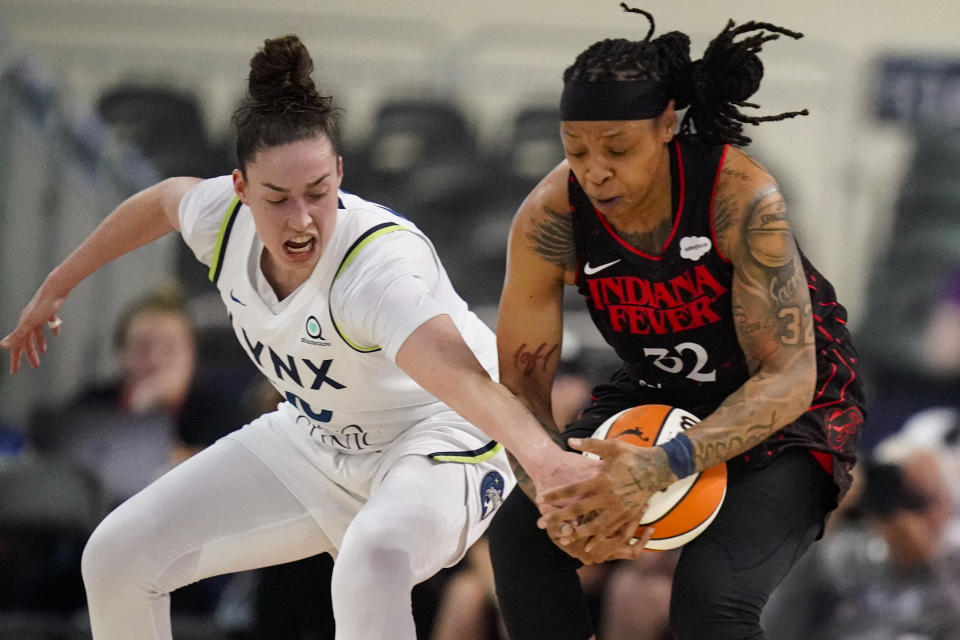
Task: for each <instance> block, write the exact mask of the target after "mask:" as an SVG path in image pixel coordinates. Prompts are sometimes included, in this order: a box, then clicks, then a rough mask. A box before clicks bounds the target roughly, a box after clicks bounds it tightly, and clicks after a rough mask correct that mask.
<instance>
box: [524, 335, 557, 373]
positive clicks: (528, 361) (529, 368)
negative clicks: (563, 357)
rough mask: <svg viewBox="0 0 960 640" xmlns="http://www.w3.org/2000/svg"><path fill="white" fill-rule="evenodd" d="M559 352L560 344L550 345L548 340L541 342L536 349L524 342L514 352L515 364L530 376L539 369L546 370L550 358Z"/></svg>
mask: <svg viewBox="0 0 960 640" xmlns="http://www.w3.org/2000/svg"><path fill="white" fill-rule="evenodd" d="M559 353H560V345H559V344H554V345H552V346H549V347H548V346H547V343H546V342H541V343H540V345H539V346H538V347H537V348H536V349H530V348H528V347H527V343H526V342H524V343H523V344H521V345H520V346H519V347H517V350H516V351H514V352H513V366H514V367H515V368H516V370H517V371H519V372H520V373H522V374H523V375H525V376H529V375H530V374H532V373H533V372H534V371H537V370H538V369H539V370H540V371H546V370H547V365H548V364H549V362H550V360H551V359H552V358H553V356H554V355H559Z"/></svg>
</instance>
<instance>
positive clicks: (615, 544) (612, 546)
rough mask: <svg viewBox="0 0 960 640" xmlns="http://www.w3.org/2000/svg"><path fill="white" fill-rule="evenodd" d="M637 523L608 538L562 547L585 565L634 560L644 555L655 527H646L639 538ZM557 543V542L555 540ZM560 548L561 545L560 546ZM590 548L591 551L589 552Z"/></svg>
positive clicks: (632, 523) (584, 540)
mask: <svg viewBox="0 0 960 640" xmlns="http://www.w3.org/2000/svg"><path fill="white" fill-rule="evenodd" d="M636 532H637V524H636V522H626V523H624V525H623V527H621V528H620V529H619V530H618V531H616V532H614V535H612V536H610V537H608V538H598V537H591V538H586V539H583V538H581V539H579V540H576V541H574V542H572V543H569V544H566V545H563V546H560V548H561V549H563V550H564V551H566V552H567V553H568V554H569V555H571V556H573V557H574V558H577V559H578V560H579V561H580V562H582V563H583V564H584V565H591V564H599V563H602V562H609V561H610V560H633V559H634V558H637V557H639V556H640V554H641V553H643V548H644V547H645V546H646V545H647V542H649V541H650V538H651V537H652V536H653V533H654V529H653V527H646V528H645V529H644V530H643V532H642V533H641V535H640V536H639V537H634V536H635V534H636ZM554 542H555V543H556V542H557V541H556V540H554ZM558 546H559V545H558ZM588 546H589V551H588V550H587V548H588Z"/></svg>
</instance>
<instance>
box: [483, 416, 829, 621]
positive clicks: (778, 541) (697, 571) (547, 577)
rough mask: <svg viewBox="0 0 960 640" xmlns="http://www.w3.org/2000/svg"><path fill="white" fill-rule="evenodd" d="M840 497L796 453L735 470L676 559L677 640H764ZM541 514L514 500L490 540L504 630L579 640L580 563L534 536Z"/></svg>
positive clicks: (584, 615)
mask: <svg viewBox="0 0 960 640" xmlns="http://www.w3.org/2000/svg"><path fill="white" fill-rule="evenodd" d="M588 435H589V434H588ZM836 494H837V487H836V485H835V484H834V482H833V481H832V480H831V478H830V476H829V475H827V474H826V473H825V472H824V470H823V469H822V468H821V467H820V465H819V464H817V462H816V461H815V460H814V458H813V457H812V456H810V455H809V453H808V452H806V451H805V450H802V449H794V450H792V451H787V452H784V453H783V455H781V456H779V457H777V458H776V459H775V460H774V461H773V462H771V463H770V464H769V465H767V466H765V467H762V468H752V467H741V466H737V465H731V467H730V469H729V472H728V482H727V494H726V497H725V499H724V504H723V507H722V508H721V509H720V512H719V513H718V514H717V517H716V519H715V520H714V521H713V523H711V525H710V526H709V527H708V528H707V530H706V531H705V532H704V533H702V534H701V535H700V536H699V537H697V538H696V539H695V540H693V541H692V542H690V543H689V544H687V545H686V546H685V547H684V548H683V550H682V552H681V555H680V561H679V564H678V566H677V569H676V573H675V574H674V583H673V595H672V597H671V616H670V617H671V627H672V630H673V633H674V636H675V638H677V639H678V640H694V639H697V640H700V639H703V638H711V639H716V640H724V639H727V638H730V639H737V640H743V639H745V638H763V637H764V636H763V632H762V631H761V630H760V622H759V621H760V612H761V610H762V609H763V606H764V605H765V604H766V601H767V598H768V597H769V595H770V593H771V592H772V591H773V589H774V588H775V587H776V586H777V584H779V583H780V581H781V580H782V579H783V577H784V576H785V575H786V574H787V572H788V571H789V569H790V567H792V566H793V564H794V563H795V562H796V561H797V559H799V558H800V556H801V555H803V553H804V552H805V551H806V550H807V548H808V547H809V545H810V544H811V543H812V542H813V541H814V540H815V539H816V538H817V537H819V536H820V534H821V533H822V531H823V523H824V519H825V518H826V515H827V513H828V512H829V511H830V510H831V509H832V508H833V506H834V504H835V503H836ZM538 515H539V514H538V511H537V509H536V507H535V506H534V505H533V504H532V503H531V502H530V500H529V499H527V497H526V496H525V495H524V494H523V493H522V492H521V491H514V492H513V493H512V494H511V495H510V497H509V498H508V499H507V501H506V502H505V503H504V505H503V506H501V508H500V511H499V513H498V514H497V516H496V517H495V518H494V521H493V523H492V524H491V526H490V529H489V530H488V532H487V535H488V538H489V542H490V556H491V560H492V562H493V569H494V577H495V580H496V587H497V597H498V599H499V602H500V608H501V612H502V614H503V617H504V622H505V624H506V627H507V630H508V632H509V635H510V637H511V638H512V639H513V640H540V639H542V638H551V639H552V640H584V639H585V638H587V637H589V636H590V635H591V634H592V633H593V621H592V620H591V618H590V614H589V610H588V608H587V606H586V603H585V602H584V598H583V594H582V591H581V588H580V582H579V579H578V577H577V573H576V570H577V569H578V568H579V567H580V562H579V561H578V560H576V559H575V558H571V557H570V556H568V555H567V554H566V553H565V552H564V551H562V550H561V549H559V548H558V547H556V546H555V545H554V544H553V542H552V541H551V540H550V538H549V537H548V536H547V535H546V533H545V532H544V531H542V530H540V529H538V528H537V526H536V520H537V517H538ZM638 597H640V598H642V594H640V595H638Z"/></svg>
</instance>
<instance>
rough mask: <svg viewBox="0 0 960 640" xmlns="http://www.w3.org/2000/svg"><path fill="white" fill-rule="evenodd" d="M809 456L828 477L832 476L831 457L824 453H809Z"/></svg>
mask: <svg viewBox="0 0 960 640" xmlns="http://www.w3.org/2000/svg"><path fill="white" fill-rule="evenodd" d="M810 455H812V456H813V459H814V460H816V461H817V464H819V465H820V466H821V467H823V470H824V471H826V472H827V473H828V474H829V475H831V476H832V475H833V456H832V455H830V454H829V453H826V452H824V451H813V450H811V451H810Z"/></svg>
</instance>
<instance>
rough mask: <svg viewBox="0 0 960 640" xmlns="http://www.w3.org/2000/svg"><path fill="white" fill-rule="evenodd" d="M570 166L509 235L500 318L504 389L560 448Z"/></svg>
mask: <svg viewBox="0 0 960 640" xmlns="http://www.w3.org/2000/svg"><path fill="white" fill-rule="evenodd" d="M568 172H569V169H568V167H567V165H566V163H565V162H564V163H561V164H560V165H559V166H558V167H557V168H556V169H554V170H553V171H552V172H551V173H550V174H549V175H548V176H547V177H546V178H544V179H543V181H542V182H541V183H540V184H539V185H537V187H536V188H535V189H534V190H533V191H532V192H531V194H530V195H529V196H528V197H527V198H526V200H524V202H523V204H521V206H520V209H519V211H518V212H517V214H516V216H515V217H514V220H513V224H512V226H511V229H510V242H509V245H508V249H507V273H506V278H505V280H504V287H503V292H502V294H501V297H500V310H499V315H498V317H497V348H498V350H499V353H500V381H501V382H502V383H503V384H504V385H505V386H506V387H507V388H508V389H510V390H511V391H513V392H514V393H515V394H517V395H518V396H519V397H520V398H521V399H522V400H523V401H524V402H525V403H526V404H527V406H528V407H529V408H530V410H531V411H532V412H533V414H534V415H535V416H537V418H539V420H540V422H541V424H543V425H545V428H546V430H547V432H548V433H550V434H553V435H554V436H555V439H557V440H558V441H559V436H560V434H559V429H558V427H557V425H556V424H555V423H554V420H553V414H552V408H551V405H550V390H551V387H552V385H553V379H554V376H555V375H556V371H557V364H558V363H559V361H560V346H561V339H562V334H563V316H562V312H563V286H564V282H565V281H567V282H572V281H573V272H574V268H575V266H576V264H575V258H574V251H573V230H572V226H571V221H570V205H569V204H568V202H567V190H566V189H567V175H568ZM511 463H512V464H513V467H514V472H515V473H516V475H517V481H518V483H519V486H520V487H521V488H522V489H523V491H524V493H526V494H527V495H528V496H530V497H531V499H532V498H533V497H534V491H533V485H532V483H531V482H529V478H527V474H526V472H525V471H524V470H523V468H522V467H520V465H519V464H516V463H515V460H514V459H513V457H512V456H511Z"/></svg>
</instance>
